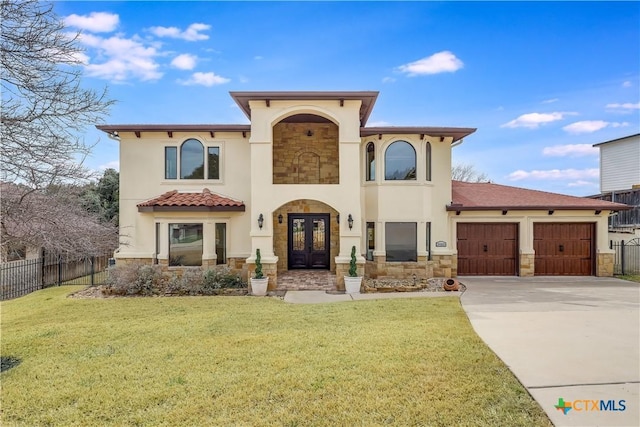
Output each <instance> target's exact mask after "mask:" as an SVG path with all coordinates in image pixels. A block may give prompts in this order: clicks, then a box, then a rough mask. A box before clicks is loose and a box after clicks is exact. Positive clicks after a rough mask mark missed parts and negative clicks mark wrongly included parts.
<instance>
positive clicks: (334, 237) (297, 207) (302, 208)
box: [273, 199, 340, 272]
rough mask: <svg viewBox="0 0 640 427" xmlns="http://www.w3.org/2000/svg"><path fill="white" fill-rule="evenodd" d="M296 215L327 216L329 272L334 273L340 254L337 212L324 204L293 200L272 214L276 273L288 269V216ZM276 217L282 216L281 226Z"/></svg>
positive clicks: (313, 201) (314, 201)
mask: <svg viewBox="0 0 640 427" xmlns="http://www.w3.org/2000/svg"><path fill="white" fill-rule="evenodd" d="M296 213H305V214H306V213H319V214H329V262H330V266H329V270H331V271H333V272H335V271H336V261H335V258H336V257H337V256H338V253H339V252H340V225H339V224H338V221H337V219H336V216H337V215H338V211H336V210H335V209H333V208H332V207H331V206H329V205H327V204H325V203H322V202H318V201H316V200H306V199H303V200H294V201H293V202H289V203H287V204H286V205H283V206H281V207H279V208H278V209H276V210H275V212H273V228H274V230H273V250H274V252H275V255H277V256H278V271H286V270H287V269H288V264H287V263H288V259H289V251H288V214H296ZM278 215H282V224H279V223H278Z"/></svg>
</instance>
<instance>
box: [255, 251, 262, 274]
mask: <svg viewBox="0 0 640 427" xmlns="http://www.w3.org/2000/svg"><path fill="white" fill-rule="evenodd" d="M261 260H262V257H261V256H260V249H256V270H255V276H254V277H255V278H256V279H262V278H263V277H264V275H263V274H262V262H261Z"/></svg>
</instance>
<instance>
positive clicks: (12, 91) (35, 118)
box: [0, 0, 113, 188]
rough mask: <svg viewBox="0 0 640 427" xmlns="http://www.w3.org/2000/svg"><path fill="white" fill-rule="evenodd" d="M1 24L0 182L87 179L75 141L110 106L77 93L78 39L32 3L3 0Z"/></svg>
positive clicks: (81, 148)
mask: <svg viewBox="0 0 640 427" xmlns="http://www.w3.org/2000/svg"><path fill="white" fill-rule="evenodd" d="M0 18H1V19H0V29H1V33H0V70H1V71H0V76H1V81H2V83H1V85H2V87H1V89H2V110H1V114H0V139H1V141H2V144H1V146H0V157H1V159H2V171H1V172H2V175H1V176H0V179H1V180H2V181H5V182H15V183H21V184H25V185H27V186H28V187H31V188H45V187H46V186H48V185H50V184H52V183H57V182H61V181H66V182H70V181H74V180H78V179H85V178H87V176H88V171H87V170H86V169H85V168H83V167H81V166H80V164H79V162H78V160H81V159H83V158H84V157H85V156H86V155H87V154H89V152H90V150H91V146H89V145H87V144H85V142H84V141H83V139H82V138H81V137H80V136H79V134H80V133H81V132H82V131H83V130H84V129H85V128H86V126H88V125H94V124H96V123H100V122H102V119H103V117H104V115H105V114H106V113H107V112H108V110H109V107H110V106H111V105H112V103H113V101H111V100H108V99H107V92H106V89H105V90H104V91H102V92H96V91H93V90H88V89H84V88H82V86H81V77H82V68H81V67H80V66H81V63H82V50H81V49H80V48H79V47H78V45H77V37H78V34H77V33H76V34H71V35H70V34H69V33H68V32H67V31H66V30H65V27H64V24H63V23H62V21H61V20H60V19H59V18H58V17H57V16H56V15H55V14H54V12H53V6H52V5H51V4H46V3H42V2H38V1H37V0H24V1H20V0H2V2H1V16H0Z"/></svg>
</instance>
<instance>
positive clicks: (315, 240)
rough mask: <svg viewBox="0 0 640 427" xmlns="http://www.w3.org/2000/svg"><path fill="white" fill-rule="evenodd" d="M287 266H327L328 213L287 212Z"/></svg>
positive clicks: (320, 267)
mask: <svg viewBox="0 0 640 427" xmlns="http://www.w3.org/2000/svg"><path fill="white" fill-rule="evenodd" d="M288 240H289V251H288V259H289V262H288V267H289V268H290V269H296V268H317V269H328V268H329V215H328V214H298V215H296V214H289V239H288Z"/></svg>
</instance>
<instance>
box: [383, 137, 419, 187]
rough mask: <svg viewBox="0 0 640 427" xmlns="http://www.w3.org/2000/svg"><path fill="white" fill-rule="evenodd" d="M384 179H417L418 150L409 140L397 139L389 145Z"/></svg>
mask: <svg viewBox="0 0 640 427" xmlns="http://www.w3.org/2000/svg"><path fill="white" fill-rule="evenodd" d="M384 179H385V180H387V181H395V180H414V181H415V179H416V150H415V149H414V148H413V145H411V144H409V143H408V142H407V141H396V142H394V143H392V144H391V145H389V147H387V151H386V152H385V155H384Z"/></svg>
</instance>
